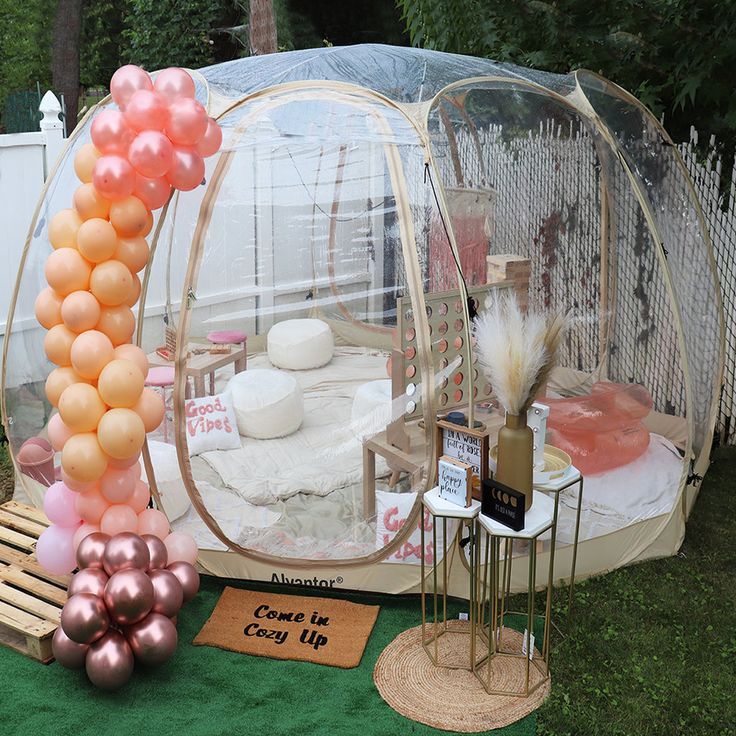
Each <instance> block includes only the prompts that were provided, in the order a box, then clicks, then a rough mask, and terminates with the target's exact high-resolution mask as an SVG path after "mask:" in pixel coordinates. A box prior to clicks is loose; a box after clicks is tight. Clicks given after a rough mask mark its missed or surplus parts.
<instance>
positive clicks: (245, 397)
mask: <svg viewBox="0 0 736 736" xmlns="http://www.w3.org/2000/svg"><path fill="white" fill-rule="evenodd" d="M226 390H227V391H229V392H230V394H231V396H232V397H233V406H234V407H235V419H236V421H237V423H238V432H240V434H241V435H243V436H245V437H255V438H256V439H259V440H269V439H273V438H274V437H285V436H286V435H288V434H291V433H292V432H296V430H297V429H299V427H300V426H301V424H302V419H304V397H303V396H302V389H301V387H300V386H299V384H298V383H297V382H296V379H295V378H294V377H293V376H290V375H289V374H288V373H282V372H281V371H274V370H270V369H268V368H253V369H248V370H246V371H241V372H240V373H236V374H235V375H234V376H233V377H232V378H231V379H230V381H229V382H228V384H227V389H226Z"/></svg>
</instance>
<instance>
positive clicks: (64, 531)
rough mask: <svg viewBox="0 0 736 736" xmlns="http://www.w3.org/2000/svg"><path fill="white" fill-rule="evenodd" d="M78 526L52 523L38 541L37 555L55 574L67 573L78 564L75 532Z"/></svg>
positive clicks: (45, 566) (43, 565)
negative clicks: (75, 550)
mask: <svg viewBox="0 0 736 736" xmlns="http://www.w3.org/2000/svg"><path fill="white" fill-rule="evenodd" d="M76 531H77V527H67V526H59V525H58V524H52V525H51V526H50V527H48V529H45V530H44V531H43V532H42V533H41V536H40V537H39V538H38V542H36V557H37V559H38V562H39V564H40V565H41V567H43V568H44V569H46V570H48V571H49V572H50V573H53V574H54V575H67V574H68V573H70V572H71V571H72V570H73V569H74V568H75V567H76V566H77V559H76V557H75V555H74V533H75V532H76Z"/></svg>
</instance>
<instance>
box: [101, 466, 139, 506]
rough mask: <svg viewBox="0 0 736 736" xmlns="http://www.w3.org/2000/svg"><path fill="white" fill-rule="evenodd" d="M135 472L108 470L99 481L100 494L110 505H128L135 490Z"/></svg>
mask: <svg viewBox="0 0 736 736" xmlns="http://www.w3.org/2000/svg"><path fill="white" fill-rule="evenodd" d="M136 480H137V478H136V477H135V472H134V471H133V470H131V469H130V468H127V469H125V470H118V469H117V468H108V469H107V470H106V471H105V472H104V474H103V475H102V477H101V478H100V480H99V484H100V493H101V494H102V495H103V496H104V497H105V499H106V500H107V501H109V502H110V503H128V500H129V499H130V497H131V496H132V495H133V491H134V490H135V482H136Z"/></svg>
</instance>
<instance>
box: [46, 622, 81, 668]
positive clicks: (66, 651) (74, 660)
mask: <svg viewBox="0 0 736 736" xmlns="http://www.w3.org/2000/svg"><path fill="white" fill-rule="evenodd" d="M88 649H89V645H88V644H77V642H75V641H72V640H71V639H70V638H69V637H68V636H67V635H66V634H65V633H64V629H62V628H61V626H57V628H56V631H55V632H54V638H53V639H52V640H51V652H52V653H53V655H54V658H55V659H56V661H57V662H58V663H59V664H60V665H61V666H62V667H66V668H67V669H68V670H81V669H82V667H84V660H85V658H86V657H87V650H88Z"/></svg>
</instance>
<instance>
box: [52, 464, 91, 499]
mask: <svg viewBox="0 0 736 736" xmlns="http://www.w3.org/2000/svg"><path fill="white" fill-rule="evenodd" d="M61 480H62V481H64V485H65V486H66V487H67V488H68V489H69V490H70V491H76V492H77V493H85V492H86V491H89V490H92V489H93V488H94V487H95V485H96V481H91V482H90V483H84V482H82V481H79V480H74V478H72V477H70V476H69V475H67V474H66V471H65V470H64V468H62V469H61Z"/></svg>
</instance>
